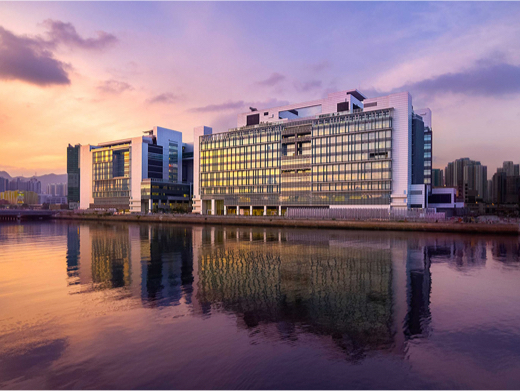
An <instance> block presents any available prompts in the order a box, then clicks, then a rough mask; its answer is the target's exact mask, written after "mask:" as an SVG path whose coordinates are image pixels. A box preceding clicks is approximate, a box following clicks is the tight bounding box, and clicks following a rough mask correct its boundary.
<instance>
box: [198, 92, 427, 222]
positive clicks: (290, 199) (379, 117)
mask: <svg viewBox="0 0 520 391" xmlns="http://www.w3.org/2000/svg"><path fill="white" fill-rule="evenodd" d="M250 110H251V111H250V112H247V113H242V114H239V115H238V121H237V128H234V129H230V130H229V131H227V132H222V133H214V132H213V130H212V129H211V128H209V127H205V126H203V127H198V128H195V129H194V163H193V166H194V173H195V175H194V184H193V211H194V213H201V214H240V215H275V214H276V215H279V214H283V213H284V211H286V210H287V208H291V207H298V208H383V209H388V210H390V209H396V208H397V209H401V210H404V209H409V208H424V207H426V204H427V192H428V188H427V186H426V185H425V184H424V182H425V181H424V177H425V174H426V175H427V170H426V171H425V166H424V157H425V152H424V145H425V136H424V133H425V132H429V137H428V138H427V139H428V140H429V142H430V148H431V111H430V110H429V109H422V110H416V111H415V112H414V108H413V106H412V96H411V95H410V94H409V93H408V92H400V93H395V94H390V95H387V96H381V97H377V98H368V97H366V96H365V95H363V94H362V93H361V92H359V91H358V90H348V91H340V92H335V93H331V94H328V96H327V98H325V99H319V100H315V101H310V102H304V103H299V104H291V105H287V106H280V107H274V108H250ZM419 113H421V114H422V115H423V116H424V117H426V118H424V119H423V117H422V116H421V115H419ZM425 122H426V125H425ZM430 156H431V152H430ZM430 166H431V163H430ZM413 173H414V174H413ZM412 174H413V175H412ZM430 177H431V174H430Z"/></svg>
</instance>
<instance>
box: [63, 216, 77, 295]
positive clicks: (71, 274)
mask: <svg viewBox="0 0 520 391" xmlns="http://www.w3.org/2000/svg"><path fill="white" fill-rule="evenodd" d="M79 251H80V246H79V227H78V226H76V225H69V226H68V227H67V256H66V259H67V277H68V283H69V285H77V284H79V254H80V253H79Z"/></svg>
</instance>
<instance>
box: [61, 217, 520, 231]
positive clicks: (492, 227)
mask: <svg viewBox="0 0 520 391" xmlns="http://www.w3.org/2000/svg"><path fill="white" fill-rule="evenodd" d="M54 218H55V219H60V220H89V221H107V222H146V223H174V224H209V225H239V226H265V227H287V228H329V229H330V228H336V229H350V230H375V231H419V232H453V233H455V232H456V233H471V234H477V233H478V234H504V235H519V234H520V225H519V224H512V223H496V224H488V223H462V222H451V221H450V222H407V221H354V220H333V219H321V220H318V219H312V220H311V219H302V218H287V217H277V216H206V215H191V214H183V215H168V214H153V215H131V214H128V215H114V216H112V215H102V214H86V213H59V214H57V215H56V216H54Z"/></svg>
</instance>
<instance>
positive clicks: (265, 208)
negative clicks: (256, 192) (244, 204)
mask: <svg viewBox="0 0 520 391" xmlns="http://www.w3.org/2000/svg"><path fill="white" fill-rule="evenodd" d="M264 216H267V205H264Z"/></svg>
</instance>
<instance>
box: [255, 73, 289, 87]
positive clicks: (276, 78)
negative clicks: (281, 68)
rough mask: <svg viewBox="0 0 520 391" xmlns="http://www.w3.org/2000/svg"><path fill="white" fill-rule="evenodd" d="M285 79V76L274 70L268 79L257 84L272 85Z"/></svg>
mask: <svg viewBox="0 0 520 391" xmlns="http://www.w3.org/2000/svg"><path fill="white" fill-rule="evenodd" d="M283 80H285V76H284V75H282V74H280V73H278V72H274V73H273V74H272V75H271V76H269V77H268V78H267V79H265V80H262V81H259V82H257V84H260V85H261V86H267V87H272V86H275V85H276V84H279V83H280V82H281V81H283Z"/></svg>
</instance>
